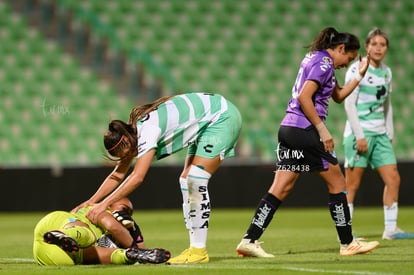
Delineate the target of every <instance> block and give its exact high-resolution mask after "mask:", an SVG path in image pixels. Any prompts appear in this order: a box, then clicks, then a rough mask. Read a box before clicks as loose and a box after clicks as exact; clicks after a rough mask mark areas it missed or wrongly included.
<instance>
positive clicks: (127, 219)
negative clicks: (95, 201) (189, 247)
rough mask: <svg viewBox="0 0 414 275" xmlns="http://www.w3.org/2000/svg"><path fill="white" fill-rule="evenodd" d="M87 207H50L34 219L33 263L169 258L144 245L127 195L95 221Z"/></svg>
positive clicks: (132, 260) (114, 262) (118, 261)
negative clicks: (76, 209)
mask: <svg viewBox="0 0 414 275" xmlns="http://www.w3.org/2000/svg"><path fill="white" fill-rule="evenodd" d="M88 209H89V207H87V208H80V209H79V210H78V211H77V212H76V213H70V212H66V211H54V212H51V213H49V214H47V215H46V216H45V217H43V218H42V219H41V220H40V221H39V222H38V224H37V225H36V227H35V230H34V243H33V256H34V259H35V261H36V263H37V264H39V265H74V264H134V263H136V262H139V263H154V264H157V263H163V262H166V261H167V260H168V259H169V258H170V252H169V251H167V250H165V249H161V248H155V249H146V248H145V245H144V242H143V241H144V240H143V237H142V234H141V231H140V229H139V227H138V225H137V224H136V223H135V221H134V220H133V219H132V217H131V216H132V209H133V208H132V204H131V202H130V201H129V200H128V199H126V198H125V199H121V200H119V201H117V202H116V203H114V204H113V205H111V207H110V208H109V209H108V210H107V211H106V212H103V213H102V215H100V216H99V219H98V224H97V225H95V224H92V223H91V222H90V221H89V220H88V219H87V218H86V213H87V212H88ZM111 211H112V213H111Z"/></svg>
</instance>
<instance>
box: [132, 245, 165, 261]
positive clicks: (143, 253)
mask: <svg viewBox="0 0 414 275" xmlns="http://www.w3.org/2000/svg"><path fill="white" fill-rule="evenodd" d="M126 256H127V258H128V259H130V260H132V261H136V262H139V263H140V264H146V263H150V264H161V263H165V262H166V261H168V259H169V258H170V257H171V253H170V251H168V250H166V249H163V248H153V249H144V248H128V249H127V250H126Z"/></svg>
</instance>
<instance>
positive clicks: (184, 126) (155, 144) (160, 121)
mask: <svg viewBox="0 0 414 275" xmlns="http://www.w3.org/2000/svg"><path fill="white" fill-rule="evenodd" d="M227 108H228V104H227V100H226V99H225V98H224V97H223V96H221V95H218V94H208V93H187V94H181V95H177V96H174V97H172V98H170V99H169V100H167V101H166V102H164V103H162V104H160V105H159V106H158V107H157V109H156V110H154V111H152V112H150V113H149V114H148V115H146V116H145V117H143V118H142V119H141V120H140V121H138V122H137V129H138V155H137V158H139V157H141V156H143V155H144V154H145V153H147V152H148V151H149V150H150V149H153V148H155V149H156V150H157V153H156V158H157V159H161V158H164V157H167V156H168V155H171V154H173V153H175V152H178V151H180V150H181V149H183V148H185V147H187V146H189V145H190V144H191V143H193V142H194V141H195V140H196V139H197V137H198V135H199V133H200V131H201V130H203V129H205V127H207V126H208V125H212V124H214V123H215V122H216V121H217V120H218V119H219V118H220V115H221V114H222V113H223V112H225V111H226V110H227Z"/></svg>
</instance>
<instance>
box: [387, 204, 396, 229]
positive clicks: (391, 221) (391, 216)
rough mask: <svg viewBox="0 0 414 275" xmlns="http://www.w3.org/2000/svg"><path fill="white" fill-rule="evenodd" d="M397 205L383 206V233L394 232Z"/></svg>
mask: <svg viewBox="0 0 414 275" xmlns="http://www.w3.org/2000/svg"><path fill="white" fill-rule="evenodd" d="M397 217H398V203H397V202H394V203H393V204H391V206H387V205H384V224H385V231H387V232H394V231H395V230H396V229H397Z"/></svg>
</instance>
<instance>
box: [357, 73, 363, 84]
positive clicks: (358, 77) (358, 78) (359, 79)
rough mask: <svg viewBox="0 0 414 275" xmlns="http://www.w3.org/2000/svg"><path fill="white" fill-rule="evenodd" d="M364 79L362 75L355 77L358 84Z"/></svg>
mask: <svg viewBox="0 0 414 275" xmlns="http://www.w3.org/2000/svg"><path fill="white" fill-rule="evenodd" d="M363 78H364V77H363V76H362V75H360V74H358V75H357V76H355V79H356V81H358V82H361V80H362V79H363Z"/></svg>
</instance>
